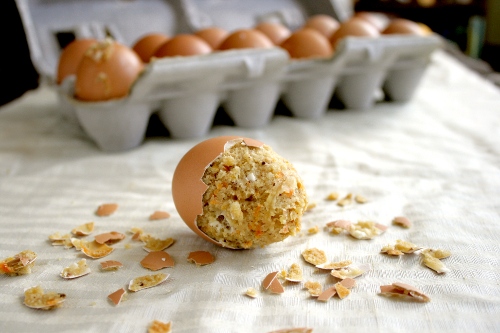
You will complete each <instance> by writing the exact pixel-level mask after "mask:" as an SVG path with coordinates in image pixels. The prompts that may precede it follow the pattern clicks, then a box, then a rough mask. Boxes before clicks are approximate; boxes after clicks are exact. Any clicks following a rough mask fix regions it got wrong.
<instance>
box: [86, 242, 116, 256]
mask: <svg viewBox="0 0 500 333" xmlns="http://www.w3.org/2000/svg"><path fill="white" fill-rule="evenodd" d="M81 247H82V249H81V251H82V252H83V253H84V254H85V255H86V256H88V257H90V258H92V259H100V258H103V257H105V256H107V255H108V254H110V253H111V252H113V251H114V248H112V247H111V246H108V245H106V244H99V243H97V242H96V241H92V242H85V241H83V242H82V243H81Z"/></svg>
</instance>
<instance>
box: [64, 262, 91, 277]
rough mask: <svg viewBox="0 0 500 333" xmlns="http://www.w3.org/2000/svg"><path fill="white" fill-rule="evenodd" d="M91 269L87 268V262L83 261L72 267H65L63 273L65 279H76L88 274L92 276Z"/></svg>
mask: <svg viewBox="0 0 500 333" xmlns="http://www.w3.org/2000/svg"><path fill="white" fill-rule="evenodd" d="M90 272H91V270H90V267H89V266H87V260H85V259H82V260H80V261H78V262H76V263H73V264H72V265H70V266H68V267H65V268H64V269H63V270H62V272H61V274H60V275H61V277H62V278H63V279H75V278H78V277H81V276H84V275H87V274H90Z"/></svg>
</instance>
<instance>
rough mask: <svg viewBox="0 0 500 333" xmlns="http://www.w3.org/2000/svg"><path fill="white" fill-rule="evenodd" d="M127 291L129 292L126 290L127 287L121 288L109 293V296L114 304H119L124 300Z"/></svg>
mask: <svg viewBox="0 0 500 333" xmlns="http://www.w3.org/2000/svg"><path fill="white" fill-rule="evenodd" d="M126 293H127V292H126V291H125V289H123V288H120V289H118V290H117V291H115V292H114V293H111V294H109V295H108V298H109V300H110V301H111V302H113V304H114V305H118V304H120V302H121V301H122V298H123V296H124V295H125V294H126Z"/></svg>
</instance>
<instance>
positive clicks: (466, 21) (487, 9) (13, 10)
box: [0, 0, 500, 105]
mask: <svg viewBox="0 0 500 333" xmlns="http://www.w3.org/2000/svg"><path fill="white" fill-rule="evenodd" d="M271 1H272V0H271ZM331 1H333V2H335V1H339V2H342V3H343V5H345V4H347V6H349V7H352V8H354V10H355V11H378V12H384V13H387V14H390V15H394V16H398V17H404V18H408V19H411V20H413V21H417V22H421V23H424V24H426V25H427V26H429V27H430V28H431V29H432V30H433V31H434V32H436V33H437V34H439V35H441V36H443V37H444V38H445V39H446V40H447V41H448V43H446V51H447V52H449V53H450V54H452V55H454V56H455V57H456V58H457V59H458V60H460V61H461V62H462V63H464V64H465V65H466V66H468V67H469V68H471V69H472V70H474V71H476V72H477V73H479V74H480V75H482V76H484V77H485V78H486V79H488V80H491V81H493V82H494V83H496V84H497V85H500V75H499V74H498V72H499V71H500V0H331ZM0 29H1V31H2V35H3V38H2V39H3V46H2V52H0V75H1V77H2V80H3V83H2V90H1V91H0V105H3V104H6V103H8V102H10V101H12V100H15V99H16V98H18V97H20V96H22V95H23V94H24V93H25V92H26V91H28V90H31V89H35V88H36V87H38V79H39V76H38V73H37V72H36V70H35V68H34V67H33V64H32V62H31V59H30V54H29V49H28V44H27V42H26V36H25V33H24V29H23V25H22V22H21V19H20V16H19V13H18V11H17V7H16V3H15V1H14V0H1V1H0Z"/></svg>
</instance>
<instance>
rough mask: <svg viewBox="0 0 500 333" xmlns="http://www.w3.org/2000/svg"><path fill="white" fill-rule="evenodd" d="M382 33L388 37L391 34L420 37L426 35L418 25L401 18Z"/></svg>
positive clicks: (393, 21) (395, 20)
mask: <svg viewBox="0 0 500 333" xmlns="http://www.w3.org/2000/svg"><path fill="white" fill-rule="evenodd" d="M382 33H383V34H386V35H389V34H405V35H418V36H424V35H425V32H424V30H423V29H422V28H421V27H420V26H419V25H418V23H416V22H413V21H410V20H407V19H401V18H398V19H394V20H392V21H391V22H390V23H389V25H388V26H387V28H385V30H384V31H383V32H382Z"/></svg>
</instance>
